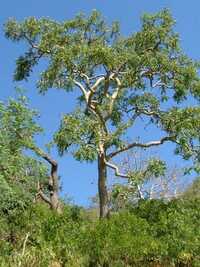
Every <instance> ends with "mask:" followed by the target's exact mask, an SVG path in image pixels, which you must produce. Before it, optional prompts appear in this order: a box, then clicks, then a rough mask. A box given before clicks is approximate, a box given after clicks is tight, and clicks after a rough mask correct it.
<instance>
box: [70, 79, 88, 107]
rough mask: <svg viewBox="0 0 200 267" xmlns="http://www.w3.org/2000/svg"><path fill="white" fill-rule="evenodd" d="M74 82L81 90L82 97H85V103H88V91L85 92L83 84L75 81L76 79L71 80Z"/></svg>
mask: <svg viewBox="0 0 200 267" xmlns="http://www.w3.org/2000/svg"><path fill="white" fill-rule="evenodd" d="M73 82H74V84H75V85H76V86H77V87H78V88H79V89H80V90H81V92H82V93H83V95H84V97H85V100H86V103H88V98H89V92H87V91H86V90H85V88H84V86H83V85H82V84H81V83H80V82H78V81H76V80H73Z"/></svg>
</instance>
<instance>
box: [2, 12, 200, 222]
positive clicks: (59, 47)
mask: <svg viewBox="0 0 200 267" xmlns="http://www.w3.org/2000/svg"><path fill="white" fill-rule="evenodd" d="M173 25H174V21H173V19H172V17H171V15H170V13H169V11H168V10H163V11H161V12H159V13H157V14H155V15H144V16H143V18H142V27H141V29H140V30H139V31H138V32H136V33H133V34H131V35H129V36H128V37H124V36H122V35H121V34H120V31H119V25H118V23H113V24H112V25H111V26H110V27H109V26H107V25H106V23H105V21H104V19H103V18H102V17H101V15H100V14H99V13H98V12H96V11H94V12H93V13H92V14H91V16H89V17H88V18H87V17H85V16H83V15H78V16H77V17H75V18H74V19H72V20H68V21H64V22H63V23H61V22H56V21H53V20H50V19H35V18H34V17H32V18H28V19H26V20H25V21H23V22H21V23H19V22H16V21H15V20H10V21H8V22H7V24H6V27H5V32H6V36H7V37H8V38H9V39H11V40H13V41H16V42H19V41H25V42H26V44H27V45H28V50H27V51H26V52H25V54H24V55H23V56H20V57H19V58H18V60H17V62H16V65H17V68H16V72H15V80H22V79H26V78H28V76H29V75H30V73H31V71H32V69H33V67H34V66H35V65H36V64H37V63H38V62H39V60H40V59H41V58H44V59H47V60H48V64H47V68H46V70H45V71H44V72H43V73H42V74H41V76H40V80H39V82H38V88H39V91H40V92H41V93H44V92H45V91H46V90H48V89H49V88H62V89H64V90H66V91H71V90H73V89H75V88H78V89H79V91H80V96H79V98H78V99H79V103H80V105H79V106H78V107H76V109H75V111H73V112H72V113H71V114H67V115H65V116H64V117H63V119H62V122H61V125H60V129H59V130H58V132H57V134H56V135H55V142H56V143H57V145H58V149H59V151H60V153H61V154H63V153H64V152H66V151H68V150H69V148H70V147H73V154H74V156H75V158H76V159H78V160H87V161H94V160H96V159H97V161H98V191H99V200H100V217H106V216H107V214H108V205H107V203H108V196H107V187H106V179H107V168H111V169H113V170H114V172H115V175H116V176H120V177H124V178H128V179H134V177H133V175H134V172H133V173H126V174H123V173H120V171H119V168H118V166H117V165H116V164H114V163H113V162H112V160H113V159H114V158H115V157H116V156H117V155H120V154H121V153H123V152H125V151H128V150H129V149H132V148H146V149H147V148H151V147H155V146H160V145H163V144H164V143H167V142H172V143H174V144H175V145H176V150H175V153H176V154H180V155H182V156H183V158H184V159H189V158H192V157H193V158H194V159H195V160H196V162H197V160H198V158H199V150H198V146H199V132H200V108H199V107H198V106H191V105H190V103H191V102H187V100H188V98H191V97H194V98H196V99H198V98H199V96H200V80H199V76H198V69H197V68H198V64H197V63H195V62H193V61H192V60H191V59H189V58H188V57H187V56H186V55H185V54H184V53H183V52H182V50H181V49H180V46H179V37H178V35H177V34H176V33H175V32H174V31H173ZM183 103H185V104H184V105H183ZM139 118H144V120H143V121H144V123H145V125H146V124H147V123H148V122H149V123H150V124H153V125H155V126H156V127H158V128H159V129H160V130H161V133H162V137H161V138H160V139H158V140H153V141H149V142H142V141H140V140H141V137H142V136H141V133H140V132H135V130H134V126H135V125H136V123H137V121H138V119H139ZM147 125H149V124H147ZM128 130H129V133H131V134H130V135H131V140H132V141H131V142H127V141H126V140H127V139H126V136H127V133H128ZM137 136H140V138H139V139H138V138H137ZM149 138H151V136H150V137H149ZM161 165H163V163H161ZM195 166H196V165H195ZM196 167H197V166H196Z"/></svg>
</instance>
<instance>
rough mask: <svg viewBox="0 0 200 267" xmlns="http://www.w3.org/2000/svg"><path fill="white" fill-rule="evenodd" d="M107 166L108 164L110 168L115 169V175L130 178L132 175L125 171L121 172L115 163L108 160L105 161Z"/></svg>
mask: <svg viewBox="0 0 200 267" xmlns="http://www.w3.org/2000/svg"><path fill="white" fill-rule="evenodd" d="M104 162H105V164H106V166H108V167H109V168H111V169H113V170H114V171H115V175H116V176H119V177H121V178H127V179H128V178H130V176H129V175H128V174H124V173H120V171H119V167H118V166H117V165H115V164H113V163H110V162H108V161H107V160H105V161H104Z"/></svg>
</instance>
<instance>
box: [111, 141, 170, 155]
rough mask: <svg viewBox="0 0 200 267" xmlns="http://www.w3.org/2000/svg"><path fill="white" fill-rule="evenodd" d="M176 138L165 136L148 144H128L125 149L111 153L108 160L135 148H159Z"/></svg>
mask: <svg viewBox="0 0 200 267" xmlns="http://www.w3.org/2000/svg"><path fill="white" fill-rule="evenodd" d="M174 138H175V136H165V137H163V138H161V139H160V140H156V141H151V142H147V143H138V142H134V143H131V144H128V145H127V146H125V147H123V148H121V149H119V150H117V151H114V152H112V153H110V154H109V155H108V158H113V157H115V156H116V155H118V154H120V153H122V152H125V151H127V150H129V149H131V148H133V147H141V148H148V147H152V146H159V145H162V144H163V143H165V142H167V141H173V140H174Z"/></svg>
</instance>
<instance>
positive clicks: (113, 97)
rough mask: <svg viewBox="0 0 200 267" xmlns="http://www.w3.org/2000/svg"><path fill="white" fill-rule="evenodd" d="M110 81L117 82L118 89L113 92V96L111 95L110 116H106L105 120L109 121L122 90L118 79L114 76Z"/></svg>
mask: <svg viewBox="0 0 200 267" xmlns="http://www.w3.org/2000/svg"><path fill="white" fill-rule="evenodd" d="M110 79H114V80H115V81H116V82H117V88H116V89H115V91H114V92H113V94H112V95H111V101H110V106H109V112H108V115H107V116H106V118H105V120H107V119H108V118H109V117H110V115H111V114H112V111H113V106H114V103H115V100H116V99H117V96H118V94H119V91H120V89H121V81H120V79H119V78H118V77H115V78H113V77H112V76H111V77H110Z"/></svg>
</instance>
